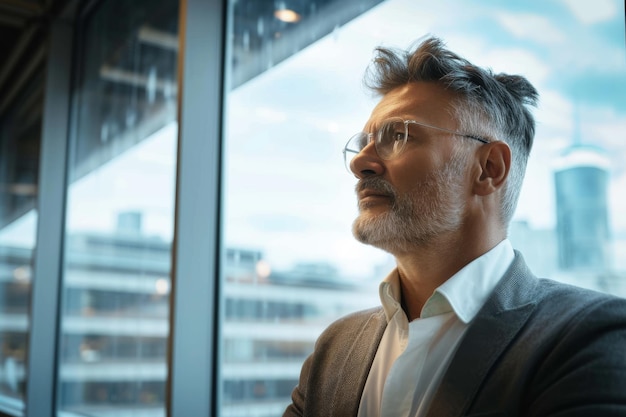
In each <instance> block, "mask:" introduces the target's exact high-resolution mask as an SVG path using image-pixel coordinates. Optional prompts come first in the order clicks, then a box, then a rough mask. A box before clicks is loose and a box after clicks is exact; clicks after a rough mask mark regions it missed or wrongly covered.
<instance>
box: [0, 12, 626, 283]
mask: <svg viewBox="0 0 626 417" xmlns="http://www.w3.org/2000/svg"><path fill="white" fill-rule="evenodd" d="M426 35H435V36H438V37H440V38H442V39H443V40H444V42H446V44H447V45H448V47H449V48H450V49H451V50H453V51H455V52H457V53H459V54H460V55H462V56H464V57H465V58H467V59H469V60H470V61H472V62H473V63H475V64H477V65H479V66H483V67H488V68H491V69H492V70H493V71H494V72H496V73H497V72H507V73H514V74H521V75H524V76H526V77H527V78H528V79H529V81H531V82H532V83H533V84H534V85H535V87H536V88H537V89H538V90H539V93H540V104H539V106H538V108H537V109H535V110H534V114H535V116H536V120H537V134H536V137H535V145H534V149H533V151H532V153H531V157H530V161H529V165H528V169H527V175H526V181H525V184H524V187H523V190H522V195H521V198H520V202H519V206H518V210H517V213H516V216H515V220H523V221H527V222H529V224H530V225H531V226H532V227H534V228H554V227H555V207H554V204H555V202H554V188H553V181H554V180H553V175H554V169H555V167H556V166H558V165H559V161H560V160H561V155H562V153H563V152H564V150H565V149H567V147H568V146H570V145H571V144H572V142H573V140H574V137H575V136H576V135H580V138H581V139H582V141H583V142H584V143H589V144H594V145H597V146H598V147H599V148H600V149H601V150H602V152H603V157H604V158H606V159H607V160H608V163H609V165H610V167H611V168H610V188H609V203H610V213H609V214H610V219H611V228H612V232H613V234H614V236H615V237H616V239H621V240H622V242H626V198H624V196H623V192H622V190H625V189H626V170H625V169H624V161H625V160H626V140H625V139H626V137H625V133H624V132H626V99H625V97H626V55H625V50H626V49H625V47H624V39H625V36H624V3H623V1H621V0H551V1H546V0H524V1H521V0H512V1H498V0H480V1H471V2H469V1H466V0H439V1H436V2H433V1H426V0H386V1H384V2H383V3H381V4H380V5H378V6H377V7H375V8H373V9H371V10H369V11H367V12H366V13H364V14H363V15H361V16H359V17H357V18H356V19H354V20H353V21H351V22H348V23H347V24H345V25H344V26H342V27H338V28H336V29H335V31H333V33H331V34H330V35H328V36H326V37H324V38H322V39H320V40H319V41H317V42H315V43H313V44H312V45H310V46H309V47H307V48H306V49H304V50H302V51H300V52H298V53H296V54H295V55H293V56H291V57H290V58H288V59H287V60H285V61H283V62H281V63H279V64H278V65H275V66H273V67H271V68H269V69H268V70H267V71H266V72H264V73H262V74H261V75H259V76H257V77H255V78H254V79H252V80H250V81H248V82H247V83H245V84H243V85H241V86H240V87H238V88H237V89H235V90H234V91H231V92H230V93H229V94H228V95H227V97H226V103H225V105H226V114H225V119H226V120H225V122H226V123H225V132H224V148H225V153H224V196H223V197H224V199H223V204H224V210H223V213H224V217H223V222H224V236H223V240H224V244H225V246H229V247H240V248H248V249H254V250H261V251H262V252H263V254H264V257H265V259H266V261H267V262H268V264H269V265H270V268H272V270H285V269H290V268H292V267H294V266H295V265H296V264H298V263H301V262H305V263H328V264H331V265H333V266H335V267H337V268H338V269H339V270H340V271H341V273H342V275H344V276H346V277H349V278H353V279H370V278H371V279H372V280H379V279H380V278H382V277H381V276H380V273H381V271H382V270H384V268H385V267H389V265H390V264H391V262H392V260H391V258H390V256H389V255H387V254H385V253H383V252H381V251H380V250H377V249H374V248H371V247H367V246H364V245H362V244H360V243H358V242H356V241H355V240H354V238H353V237H352V234H351V224H352V222H353V220H354V218H355V216H356V215H357V209H356V198H355V194H354V185H355V183H356V180H355V179H354V177H353V176H352V175H351V174H350V173H348V172H347V170H346V169H345V167H344V165H343V160H342V153H341V150H342V148H343V146H344V145H345V142H346V141H347V140H348V138H349V137H350V136H351V135H353V134H354V133H356V132H357V131H360V130H361V129H362V127H363V125H364V123H365V122H366V120H367V119H368V117H369V114H370V112H371V110H372V108H373V106H374V105H375V104H376V101H377V98H376V97H373V96H372V95H371V93H369V92H368V91H367V90H365V88H364V87H363V85H362V76H363V73H364V71H365V68H366V66H367V65H368V63H369V62H370V60H371V58H372V51H373V49H374V48H375V47H376V46H378V45H385V46H392V47H398V48H407V47H409V46H411V45H412V44H414V42H415V41H416V40H418V39H420V38H422V37H424V36H426ZM176 135H177V126H176V123H170V124H168V125H167V126H165V127H163V129H161V130H160V131H158V132H156V133H155V134H153V135H151V136H150V137H149V138H147V139H146V140H144V141H143V142H141V143H140V144H138V145H137V146H135V147H133V148H131V149H130V150H128V151H127V152H125V153H124V154H122V155H120V156H119V157H117V158H116V159H114V160H112V161H111V162H108V163H106V164H103V165H102V167H101V168H100V169H97V170H95V171H93V172H92V173H90V174H89V175H87V176H85V177H84V178H82V179H81V180H79V181H76V182H75V183H74V184H72V185H71V187H70V191H69V193H68V205H67V207H68V215H67V229H68V231H69V232H70V233H73V232H85V231H99V232H103V233H111V232H112V231H114V230H115V227H116V219H117V215H118V213H120V212H124V211H140V212H142V213H143V229H144V232H145V233H146V234H147V235H150V236H157V237H160V238H162V239H164V240H171V239H172V234H173V230H174V227H173V210H174V187H175V181H174V175H175V161H176V156H175V151H176ZM35 222H36V216H34V215H33V214H32V213H30V214H29V215H27V216H25V217H24V219H22V220H21V221H18V222H15V224H14V225H12V226H10V227H7V228H5V229H4V230H2V231H0V243H7V242H8V243H12V244H20V245H25V246H32V245H33V244H34V240H35V234H34V230H35ZM616 248H620V249H618V250H622V251H624V250H625V248H626V245H625V244H622V245H616ZM623 255H626V253H624V254H623ZM621 258H626V256H621ZM381 266H382V269H381Z"/></svg>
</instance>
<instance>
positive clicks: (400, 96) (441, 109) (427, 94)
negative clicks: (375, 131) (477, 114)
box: [366, 82, 457, 131]
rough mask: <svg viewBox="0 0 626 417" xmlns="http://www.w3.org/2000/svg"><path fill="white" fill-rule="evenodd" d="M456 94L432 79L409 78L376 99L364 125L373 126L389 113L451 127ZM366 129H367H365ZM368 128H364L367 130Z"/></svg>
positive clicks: (392, 115)
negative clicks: (425, 80) (411, 80)
mask: <svg viewBox="0 0 626 417" xmlns="http://www.w3.org/2000/svg"><path fill="white" fill-rule="evenodd" d="M456 97H457V96H456V95H455V94H454V93H453V92H451V91H449V90H446V89H445V88H444V87H443V86H442V85H441V84H439V83H435V82H412V83H408V84H405V85H401V86H399V87H396V88H395V89H393V90H391V91H390V92H389V93H387V94H385V95H384V96H383V97H382V98H381V100H380V101H379V102H378V104H377V105H376V107H374V110H373V111H372V114H371V116H370V119H369V120H368V122H367V124H366V127H367V128H370V127H376V126H379V125H380V123H381V122H382V121H383V120H385V119H388V118H390V117H401V118H403V119H415V120H417V121H423V122H426V123H431V124H436V125H438V126H441V127H446V126H450V127H454V125H455V124H456V123H455V120H453V119H452V116H451V114H452V113H451V110H452V103H453V101H454V100H455V98H456ZM368 130H369V129H368ZM366 131H367V130H366Z"/></svg>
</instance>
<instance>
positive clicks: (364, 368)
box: [331, 308, 387, 417]
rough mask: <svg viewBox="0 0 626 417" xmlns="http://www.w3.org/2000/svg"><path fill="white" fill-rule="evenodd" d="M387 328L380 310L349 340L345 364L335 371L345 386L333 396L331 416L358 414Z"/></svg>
mask: <svg viewBox="0 0 626 417" xmlns="http://www.w3.org/2000/svg"><path fill="white" fill-rule="evenodd" d="M386 326H387V321H386V319H385V314H384V313H383V310H382V308H381V309H380V310H378V312H376V313H374V314H372V315H371V316H370V317H369V319H368V320H367V322H366V323H365V325H363V326H362V328H361V329H360V331H359V332H358V334H357V336H356V337H355V338H354V340H353V341H352V345H351V347H350V352H349V354H348V357H347V360H346V362H345V363H344V364H343V365H342V366H339V367H338V369H337V370H336V372H337V381H345V382H347V384H346V385H345V386H342V387H339V388H338V389H337V390H336V391H335V393H334V398H333V400H332V406H331V409H332V410H333V412H332V416H337V417H345V416H356V415H357V414H358V411H359V405H360V403H361V395H362V394H363V389H364V387H365V382H366V380H367V376H368V374H369V371H370V368H371V366H372V362H374V356H376V351H377V349H378V344H379V343H380V339H381V338H382V336H383V332H384V330H385V327H386Z"/></svg>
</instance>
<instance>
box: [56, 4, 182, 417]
mask: <svg viewBox="0 0 626 417" xmlns="http://www.w3.org/2000/svg"><path fill="white" fill-rule="evenodd" d="M128 7H129V3H128V2H125V1H117V0H110V1H106V2H101V3H100V4H98V5H97V7H96V8H95V9H93V10H90V11H89V12H88V16H87V17H86V18H85V20H84V22H82V23H81V25H80V27H79V32H80V36H79V39H80V43H79V50H78V53H79V54H80V55H79V56H80V66H79V69H78V73H77V78H76V80H75V85H74V93H73V102H72V134H71V137H70V154H69V155H70V158H69V171H68V184H67V187H68V191H67V209H66V210H67V214H66V225H65V246H64V247H65V253H64V263H63V292H62V317H61V326H60V340H59V372H58V389H57V392H58V397H57V401H58V403H57V404H58V409H59V410H63V411H65V412H71V413H73V414H76V415H89V416H112V415H115V416H131V415H137V414H136V413H142V414H141V415H146V416H163V415H165V396H166V389H165V386H166V381H167V354H166V352H167V337H168V334H169V324H168V319H169V293H170V259H171V242H172V236H173V227H174V225H173V223H174V221H173V213H174V211H173V207H174V184H175V173H176V169H175V166H176V138H177V123H176V106H177V102H176V93H177V91H176V90H177V87H176V82H177V81H176V80H177V75H176V74H177V48H178V38H177V34H178V32H177V30H178V29H177V25H178V2H177V1H176V0H161V1H152V0H150V1H138V2H133V3H132V7H131V9H130V10H129V8H128Z"/></svg>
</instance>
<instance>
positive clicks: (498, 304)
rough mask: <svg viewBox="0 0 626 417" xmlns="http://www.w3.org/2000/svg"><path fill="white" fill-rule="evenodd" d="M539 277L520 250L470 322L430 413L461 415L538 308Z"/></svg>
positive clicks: (434, 398)
mask: <svg viewBox="0 0 626 417" xmlns="http://www.w3.org/2000/svg"><path fill="white" fill-rule="evenodd" d="M536 285H537V280H536V278H535V277H534V275H533V274H532V273H531V272H530V270H529V269H528V267H527V266H526V263H525V262H524V260H523V258H522V256H521V254H520V253H519V252H517V251H516V253H515V260H514V261H513V263H512V264H511V266H510V267H509V270H508V271H507V272H506V273H505V275H504V277H503V278H502V280H501V281H500V282H499V283H498V285H497V286H496V288H495V289H494V292H493V294H492V295H491V296H490V297H489V298H488V299H487V302H486V303H485V305H484V306H483V307H482V309H481V310H480V312H479V313H478V315H477V316H476V317H475V318H474V320H473V321H472V322H471V323H470V326H469V327H468V329H467V331H466V333H465V336H464V337H463V340H461V343H460V344H459V346H458V349H457V351H456V353H455V355H454V357H453V358H452V361H451V362H450V365H449V367H448V369H447V371H446V372H445V374H444V376H443V378H442V381H441V384H440V385H439V388H438V389H437V391H436V393H435V396H434V397H433V400H432V403H431V405H430V408H429V411H428V414H427V416H428V417H437V416H461V415H463V414H464V413H465V412H466V411H467V409H468V408H469V406H470V404H471V401H472V399H473V397H474V394H475V393H476V392H477V391H478V388H479V387H480V384H481V383H482V381H483V379H484V378H485V375H486V374H487V372H488V371H489V369H490V368H491V366H492V365H493V364H494V362H495V361H496V360H497V358H498V357H499V356H500V354H501V353H502V352H503V351H504V349H505V348H506V346H507V345H508V344H509V342H510V341H511V340H512V339H513V337H514V336H515V335H516V334H517V333H518V331H519V330H520V329H521V327H522V326H523V325H524V323H525V322H526V321H527V320H528V317H529V316H530V314H531V313H532V311H533V309H534V308H535V305H536V302H535V301H534V300H535V297H534V294H535V291H536Z"/></svg>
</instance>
